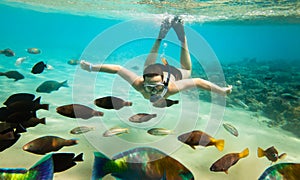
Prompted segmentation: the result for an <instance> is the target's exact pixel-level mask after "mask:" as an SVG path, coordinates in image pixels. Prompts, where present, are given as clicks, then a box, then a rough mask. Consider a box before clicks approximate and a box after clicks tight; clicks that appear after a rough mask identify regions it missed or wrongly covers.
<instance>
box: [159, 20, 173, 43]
mask: <svg viewBox="0 0 300 180" xmlns="http://www.w3.org/2000/svg"><path fill="white" fill-rule="evenodd" d="M172 24H173V19H172V18H171V17H167V18H165V19H164V20H163V22H162V23H161V25H160V31H159V35H158V39H160V40H161V39H164V38H165V37H166V35H167V33H168V32H169V30H170V29H171V27H172Z"/></svg>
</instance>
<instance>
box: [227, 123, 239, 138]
mask: <svg viewBox="0 0 300 180" xmlns="http://www.w3.org/2000/svg"><path fill="white" fill-rule="evenodd" d="M223 127H224V128H225V129H226V130H227V131H228V132H230V134H232V135H234V136H236V137H238V135H239V132H238V131H237V129H236V128H235V127H234V126H233V125H231V124H229V123H223Z"/></svg>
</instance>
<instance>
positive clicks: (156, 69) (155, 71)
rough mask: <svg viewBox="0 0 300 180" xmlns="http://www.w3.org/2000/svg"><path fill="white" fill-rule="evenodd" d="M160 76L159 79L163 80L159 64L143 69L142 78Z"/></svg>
mask: <svg viewBox="0 0 300 180" xmlns="http://www.w3.org/2000/svg"><path fill="white" fill-rule="evenodd" d="M154 76H161V79H162V80H163V79H164V73H163V70H162V68H161V65H160V64H151V65H149V66H147V67H146V68H145V69H144V72H143V78H144V80H145V78H146V77H154Z"/></svg>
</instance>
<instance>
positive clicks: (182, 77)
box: [80, 16, 232, 102]
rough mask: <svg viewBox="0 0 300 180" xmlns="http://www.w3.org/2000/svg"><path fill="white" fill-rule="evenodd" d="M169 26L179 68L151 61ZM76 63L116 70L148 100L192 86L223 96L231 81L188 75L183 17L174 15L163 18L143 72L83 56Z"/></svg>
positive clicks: (93, 67)
mask: <svg viewBox="0 0 300 180" xmlns="http://www.w3.org/2000/svg"><path fill="white" fill-rule="evenodd" d="M171 28H173V29H174V31H175V32H176V34H177V37H178V39H179V40H180V41H181V53H180V64H181V68H175V67H174V66H171V65H169V64H168V62H167V61H166V59H164V58H162V61H163V62H164V64H158V63H155V62H156V59H157V55H158V50H159V48H160V45H161V42H162V39H164V38H165V36H166V34H167V33H168V32H169V30H170V29H171ZM80 65H81V68H82V69H84V70H87V71H89V72H91V71H95V72H106V73H111V74H118V75H119V76H121V77H122V78H123V79H124V80H126V81H127V82H128V83H130V84H131V86H132V87H133V88H134V89H136V90H137V91H139V92H140V93H141V94H142V95H143V96H144V98H146V99H150V101H151V102H155V101H156V100H157V99H159V98H161V97H163V98H167V97H169V96H171V95H174V94H176V93H178V92H180V91H183V90H187V89H190V88H195V87H196V88H201V89H204V90H207V91H212V92H214V93H217V94H220V95H224V96H226V95H227V94H230V93H231V91H232V86H231V85H229V86H227V87H219V86H217V85H216V84H213V83H211V82H209V81H207V80H204V79H201V78H190V76H191V70H192V64H191V58H190V53H189V50H188V44H187V39H186V36H185V32H184V27H183V21H182V20H181V19H180V18H179V17H177V16H176V17H174V18H172V19H171V18H166V19H164V20H163V22H162V24H161V28H160V32H159V35H158V37H157V39H156V40H155V42H154V45H153V47H152V49H151V51H150V54H149V55H148V57H147V59H146V61H145V64H144V72H143V76H138V75H136V74H135V73H134V72H132V71H130V70H128V69H126V68H125V67H122V66H120V65H114V64H98V65H93V64H91V63H89V62H86V61H84V60H82V61H81V62H80Z"/></svg>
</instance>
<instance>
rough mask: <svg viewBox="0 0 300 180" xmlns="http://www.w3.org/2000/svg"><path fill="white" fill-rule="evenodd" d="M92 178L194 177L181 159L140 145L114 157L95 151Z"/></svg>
mask: <svg viewBox="0 0 300 180" xmlns="http://www.w3.org/2000/svg"><path fill="white" fill-rule="evenodd" d="M94 155H95V161H94V167H93V176H92V179H93V180H96V179H102V178H103V177H104V176H106V175H107V174H111V175H112V176H114V177H116V178H118V179H131V180H134V179H136V180H138V179H143V180H144V179H157V180H161V179H182V180H187V179H194V176H193V174H192V172H191V171H190V170H189V169H187V168H186V167H185V166H184V165H183V164H181V163H180V162H179V161H177V160H175V159H173V158H172V157H170V156H168V155H166V154H165V153H163V152H161V151H159V150H157V149H154V148H150V147H139V148H135V149H131V150H128V151H125V152H122V153H120V154H118V155H116V156H114V157H113V158H112V159H110V158H108V157H106V156H105V155H104V154H102V153H101V152H95V153H94Z"/></svg>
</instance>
